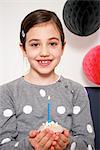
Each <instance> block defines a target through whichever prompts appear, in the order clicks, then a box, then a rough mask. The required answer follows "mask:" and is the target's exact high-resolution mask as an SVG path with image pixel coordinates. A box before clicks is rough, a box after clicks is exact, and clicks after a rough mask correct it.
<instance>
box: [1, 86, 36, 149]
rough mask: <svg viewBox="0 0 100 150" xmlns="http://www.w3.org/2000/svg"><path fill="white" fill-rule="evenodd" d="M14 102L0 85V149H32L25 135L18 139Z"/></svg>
mask: <svg viewBox="0 0 100 150" xmlns="http://www.w3.org/2000/svg"><path fill="white" fill-rule="evenodd" d="M18 134H19V133H18V131H17V117H16V110H15V106H14V102H13V100H12V97H11V94H9V91H8V90H7V88H6V86H3V87H2V86H1V87H0V150H16V149H17V150H33V148H32V147H31V145H30V144H29V142H28V139H27V137H23V138H22V137H21V138H19V139H20V140H19V139H18Z"/></svg>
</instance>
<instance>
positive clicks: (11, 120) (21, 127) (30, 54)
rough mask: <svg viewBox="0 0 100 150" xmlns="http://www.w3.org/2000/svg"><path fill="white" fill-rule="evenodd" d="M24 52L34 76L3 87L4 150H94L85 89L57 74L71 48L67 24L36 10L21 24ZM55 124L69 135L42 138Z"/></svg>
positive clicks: (0, 137) (0, 135)
mask: <svg viewBox="0 0 100 150" xmlns="http://www.w3.org/2000/svg"><path fill="white" fill-rule="evenodd" d="M20 41H21V42H20V48H21V50H22V52H23V55H24V56H25V57H27V59H28V61H29V64H30V70H29V73H28V74H26V75H25V76H23V77H20V78H18V79H16V80H15V81H12V82H10V83H7V84H5V85H2V86H1V87H0V150H16V149H17V150H64V149H66V150H76V149H77V150H87V149H88V150H94V131H93V124H92V119H91V114H90V106H89V100H88V97H87V93H86V91H85V90H84V88H83V87H82V86H81V85H80V84H78V83H76V82H74V81H71V80H69V79H66V78H64V77H63V76H59V75H57V74H56V73H55V68H56V66H57V65H58V64H59V62H60V59H61V56H62V54H63V51H64V46H65V36H64V33H63V28H62V25H61V22H60V20H59V18H58V17H57V15H56V14H55V13H54V12H51V11H47V10H36V11H33V12H31V13H30V14H28V15H27V16H26V17H25V18H24V20H23V21H22V24H21V30H20ZM48 96H50V98H51V99H50V103H51V120H53V121H55V122H59V124H61V125H62V126H63V127H64V128H66V130H64V132H63V133H57V134H55V133H53V132H52V131H50V130H44V131H41V132H38V128H39V127H40V126H41V124H42V123H43V122H46V121H47V103H48Z"/></svg>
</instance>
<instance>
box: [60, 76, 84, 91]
mask: <svg viewBox="0 0 100 150" xmlns="http://www.w3.org/2000/svg"><path fill="white" fill-rule="evenodd" d="M61 82H62V84H63V85H64V86H66V88H67V89H68V90H69V91H71V93H74V94H75V93H77V94H78V93H83V94H87V92H86V89H85V87H84V86H83V85H82V84H80V83H78V82H76V81H73V80H71V79H67V78H65V77H63V76H61Z"/></svg>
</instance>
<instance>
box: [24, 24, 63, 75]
mask: <svg viewBox="0 0 100 150" xmlns="http://www.w3.org/2000/svg"><path fill="white" fill-rule="evenodd" d="M63 48H64V47H62V43H61V37H60V33H59V31H58V29H57V27H56V25H55V24H54V23H52V22H47V23H41V24H38V25H36V26H34V27H32V28H31V29H30V30H29V31H28V32H27V33H26V43H25V49H23V53H24V55H25V56H26V57H27V58H28V61H29V63H30V67H31V68H30V69H31V71H33V73H38V74H41V75H47V74H51V73H54V69H55V67H56V66H57V65H58V64H59V61H60V59H61V56H62V53H63Z"/></svg>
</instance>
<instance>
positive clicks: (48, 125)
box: [38, 121, 64, 133]
mask: <svg viewBox="0 0 100 150" xmlns="http://www.w3.org/2000/svg"><path fill="white" fill-rule="evenodd" d="M44 129H49V130H51V131H53V132H61V133H62V132H63V131H64V128H63V127H62V126H61V125H59V124H58V122H54V121H51V122H50V123H48V122H46V123H43V124H42V125H41V126H40V128H39V129H38V131H43V130H44Z"/></svg>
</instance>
